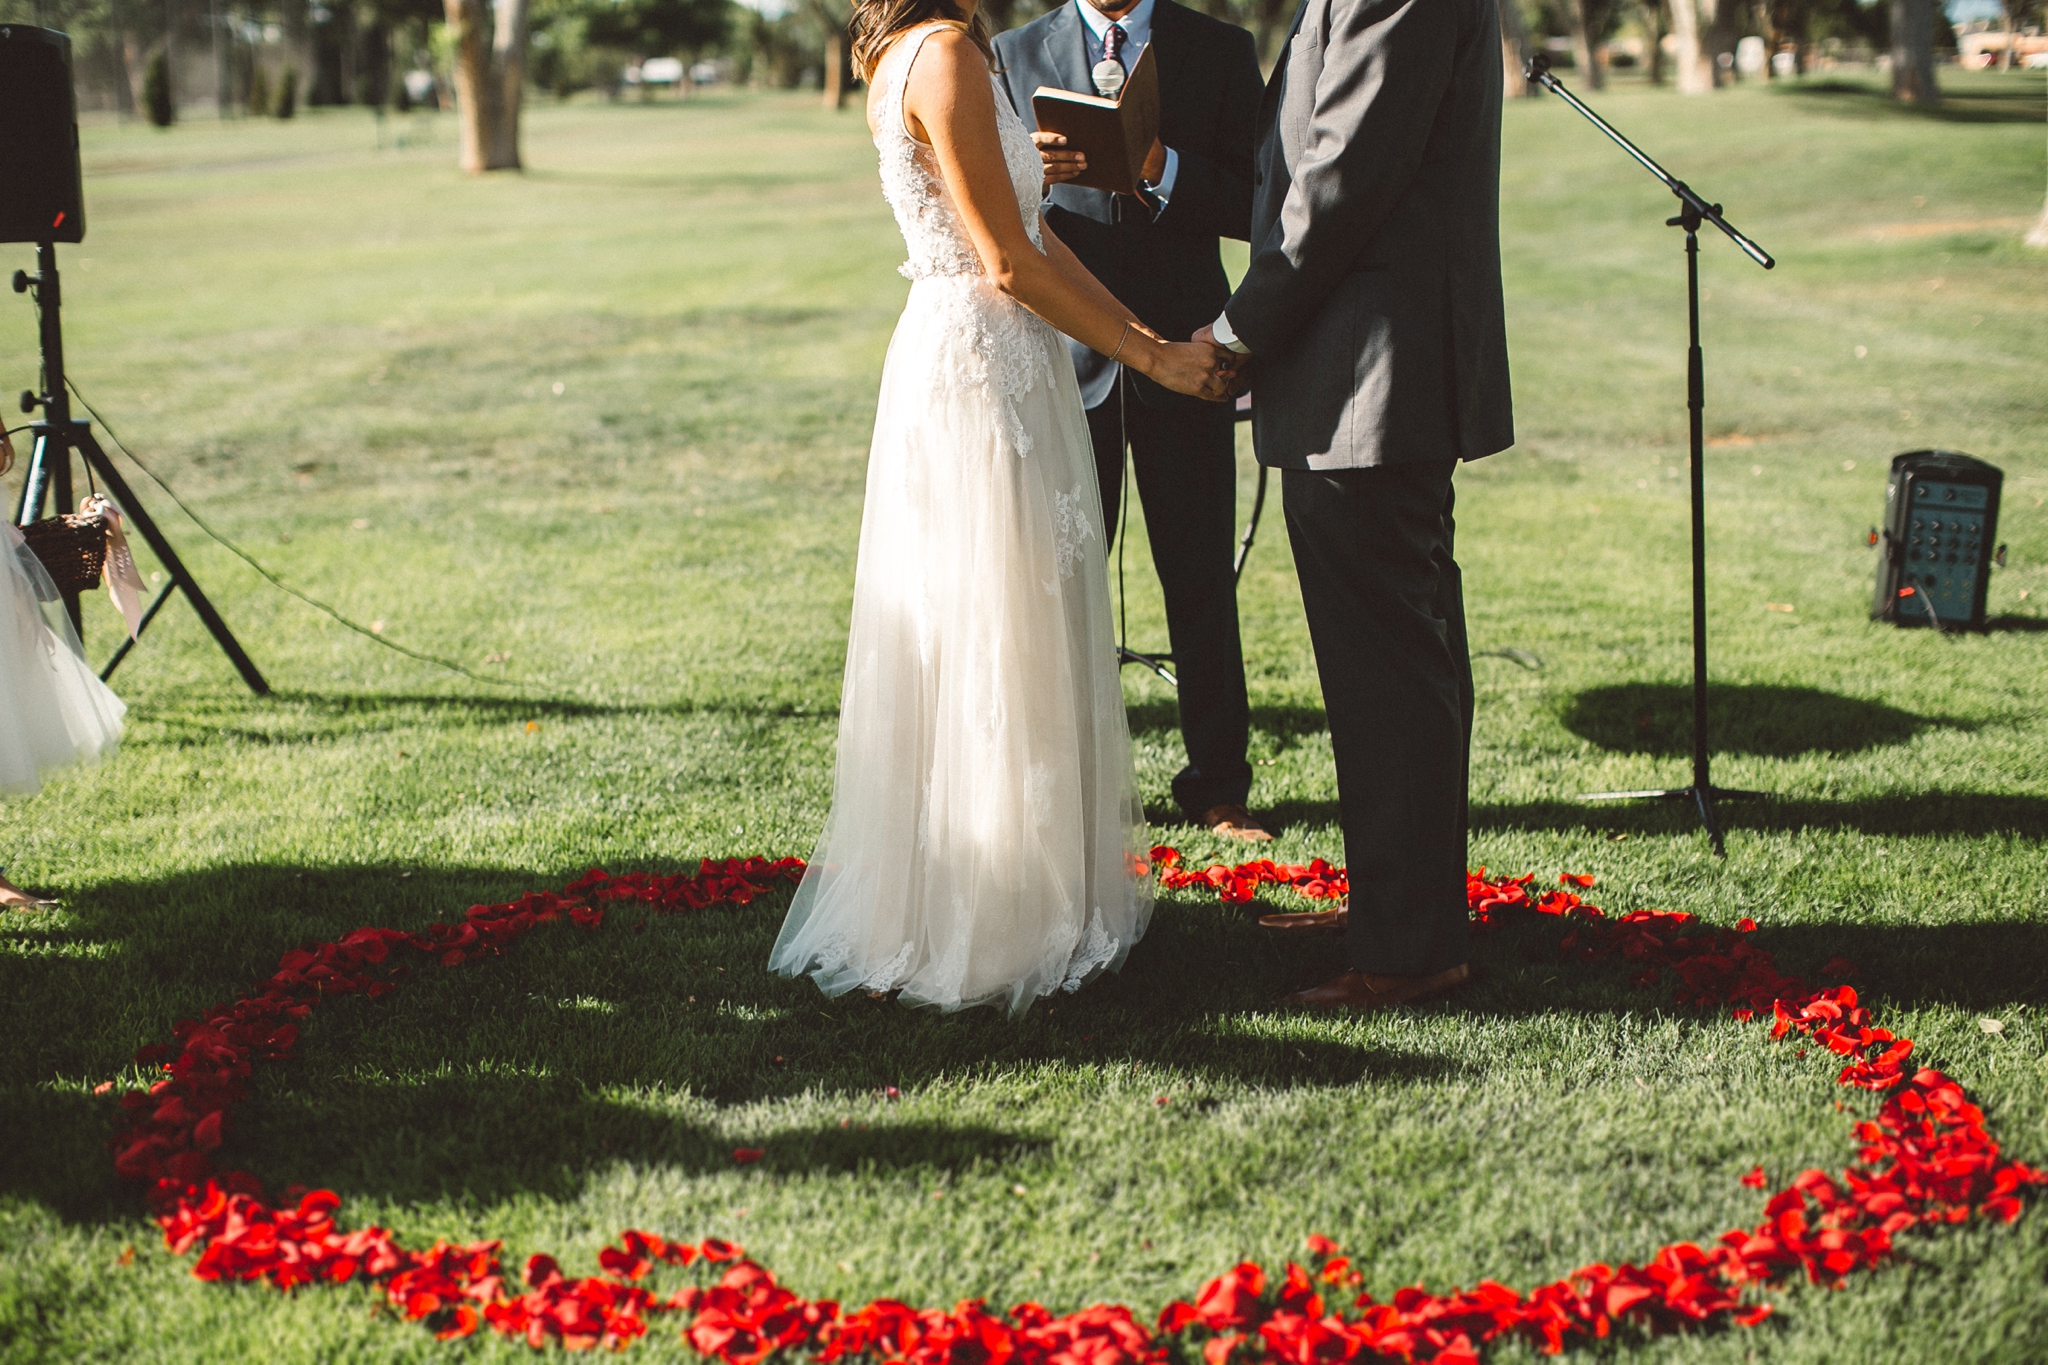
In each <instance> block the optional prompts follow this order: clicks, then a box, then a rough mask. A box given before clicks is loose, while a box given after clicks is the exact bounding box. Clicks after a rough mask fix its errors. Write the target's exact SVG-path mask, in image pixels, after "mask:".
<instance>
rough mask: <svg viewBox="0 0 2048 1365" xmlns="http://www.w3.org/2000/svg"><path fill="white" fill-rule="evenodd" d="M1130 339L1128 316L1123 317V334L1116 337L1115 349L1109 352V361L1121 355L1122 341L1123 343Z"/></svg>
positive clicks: (1122, 349)
mask: <svg viewBox="0 0 2048 1365" xmlns="http://www.w3.org/2000/svg"><path fill="white" fill-rule="evenodd" d="M1130 339H1131V320H1130V319H1129V318H1125V319H1124V334H1123V335H1122V336H1120V337H1118V338H1117V339H1116V349H1115V350H1114V351H1111V352H1110V353H1109V358H1110V360H1111V361H1114V360H1115V359H1116V358H1117V357H1118V356H1120V355H1122V354H1123V353H1124V343H1125V342H1126V341H1129V340H1130Z"/></svg>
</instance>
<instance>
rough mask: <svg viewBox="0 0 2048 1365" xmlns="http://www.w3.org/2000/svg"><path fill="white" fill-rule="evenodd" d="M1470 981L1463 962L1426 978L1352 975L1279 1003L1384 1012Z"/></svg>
mask: <svg viewBox="0 0 2048 1365" xmlns="http://www.w3.org/2000/svg"><path fill="white" fill-rule="evenodd" d="M1471 979H1472V968H1471V967H1470V965H1468V964H1466V963H1463V962H1460V963H1459V964H1458V965H1457V966H1455V967H1450V968H1447V969H1445V970H1444V971H1441V972H1432V973H1430V974H1429V975H1427V976H1380V975H1378V974H1376V973H1372V972H1357V971H1352V972H1346V973H1344V975H1342V976H1340V977H1338V978H1337V979H1336V980H1334V981H1325V982H1324V983H1323V984H1322V985H1320V986H1316V987H1313V988H1312V989H1310V990H1305V991H1296V992H1295V993H1294V994H1293V995H1288V996H1282V997H1281V1000H1280V1003H1281V1004H1283V1005H1294V1006H1297V1007H1299V1008H1301V1009H1314V1010H1383V1009H1387V1008H1389V1007H1391V1006H1394V1005H1405V1004H1408V1003H1409V1002H1410V1001H1414V1000H1420V999H1423V998H1424V997H1425V996H1431V995H1436V994H1437V993H1439V992H1441V991H1448V990H1451V989H1453V988H1455V987H1458V986H1462V985H1464V984H1465V983H1466V982H1467V981H1469V980H1471Z"/></svg>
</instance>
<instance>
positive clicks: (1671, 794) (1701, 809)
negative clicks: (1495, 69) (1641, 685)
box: [1523, 52, 1777, 858]
mask: <svg viewBox="0 0 2048 1365" xmlns="http://www.w3.org/2000/svg"><path fill="white" fill-rule="evenodd" d="M1523 74H1524V75H1525V76H1527V77H1528V79H1529V80H1531V81H1533V82H1535V83H1536V84H1537V85H1540V86H1542V87H1543V88H1544V89H1545V90H1548V91H1550V93H1552V94H1553V95H1556V96H1557V97H1558V98H1559V99H1561V100H1563V101H1564V102H1565V103H1566V104H1569V105H1570V106H1571V107H1572V108H1573V109H1576V110H1577V111H1578V112H1579V113H1581V114H1583V115H1585V117H1586V120H1587V121H1588V122H1589V123H1591V124H1592V125H1593V126H1594V127H1595V128H1598V129H1599V130H1600V131H1601V132H1603V133H1605V134H1606V135H1607V136H1608V138H1609V139H1610V140H1612V141H1613V143H1614V145H1615V146H1617V147H1619V148H1621V150H1622V151H1624V152H1626V153H1627V154H1628V155H1629V156H1630V157H1631V158H1632V159H1633V160H1634V161H1635V162H1636V163H1637V164H1638V165H1640V166H1641V167H1642V168H1643V169H1644V170H1646V171H1648V172H1649V173H1650V174H1651V175H1654V176H1656V177H1657V179H1658V180H1660V181H1661V182H1663V185H1664V188H1665V189H1668V190H1670V191H1671V192H1672V193H1673V194H1674V195H1676V196H1678V203H1679V210H1678V216H1677V217H1676V218H1668V219H1666V220H1665V222H1664V226H1666V227H1675V228H1683V229H1685V302H1686V317H1687V322H1688V325H1689V327H1690V344H1689V345H1688V346H1687V348H1686V352H1685V406H1686V414H1687V420H1688V426H1689V429H1690V433H1691V442H1690V458H1689V461H1688V463H1689V465H1690V468H1691V474H1692V785H1691V786H1688V787H1669V788H1664V789H1661V790H1652V791H1633V792H1590V793H1588V794H1587V795H1585V796H1584V797H1581V798H1580V799H1581V800H1585V801H1683V802H1685V803H1686V804H1687V805H1689V806H1691V807H1692V808H1693V811H1694V812H1695V813H1696V814H1697V815H1698V816H1699V818H1700V824H1701V826H1702V827H1704V828H1705V830H1706V832H1707V840H1708V842H1709V843H1711V844H1712V845H1713V849H1714V856H1715V857H1717V858H1725V857H1727V856H1728V844H1727V840H1726V838H1725V836H1724V835H1723V834H1722V831H1721V821H1720V817H1719V813H1718V812H1717V811H1716V810H1715V803H1717V802H1721V801H1736V800H1743V799H1754V798H1762V797H1763V796H1764V795H1765V793H1763V792H1751V791H1737V790H1734V789H1733V788H1729V787H1717V786H1715V785H1714V780H1713V775H1712V771H1711V766H1712V765H1711V755H1710V753H1709V751H1708V748H1707V508H1706V501H1707V491H1706V429H1705V417H1704V414H1705V411H1706V405H1707V378H1706V358H1705V354H1704V353H1703V352H1702V351H1701V350H1700V237H1699V233H1700V228H1701V226H1702V225H1704V224H1707V223H1712V224H1713V225H1714V226H1715V227H1717V228H1719V229H1720V230H1721V231H1722V232H1724V233H1726V234H1727V236H1728V239H1729V240H1730V241H1732V242H1734V243H1735V245H1736V246H1737V247H1739V248H1741V250H1742V254H1743V255H1745V256H1747V257H1749V258H1750V259H1751V260H1752V261H1755V262H1756V263H1757V264H1758V265H1760V266H1762V267H1763V268H1764V269H1766V270H1769V269H1771V268H1772V267H1773V266H1775V265H1776V264H1777V262H1776V261H1774V260H1772V259H1771V257H1770V254H1769V253H1768V252H1766V251H1765V250H1764V249H1763V248H1762V247H1760V246H1758V245H1757V244H1756V243H1755V242H1752V241H1751V240H1749V238H1747V237H1745V236H1743V235H1742V234H1741V233H1740V232H1737V231H1736V230H1735V228H1734V227H1733V226H1732V225H1731V224H1730V223H1729V222H1728V220H1727V219H1726V218H1724V217H1722V216H1721V206H1720V205H1719V204H1710V203H1708V202H1707V201H1706V200H1705V199H1703V198H1701V197H1700V195H1699V194H1698V193H1697V192H1696V191H1694V189H1693V188H1692V186H1690V185H1688V184H1686V183H1685V182H1684V181H1683V180H1680V179H1678V178H1677V177H1676V176H1674V175H1672V174H1671V172H1669V171H1667V170H1665V169H1664V168H1663V167H1662V166H1659V165H1658V164H1657V163H1656V162H1655V161H1652V160H1651V159H1650V157H1649V155H1648V153H1646V152H1644V151H1643V150H1642V148H1640V147H1638V146H1636V145H1635V143H1633V142H1630V141H1629V140H1628V139H1627V138H1625V137H1623V136H1622V135H1621V133H1620V132H1619V131H1617V130H1616V129H1615V128H1614V126H1613V125H1612V124H1610V123H1608V122H1607V120H1606V119H1603V118H1601V117H1600V116H1599V115H1598V114H1596V113H1594V112H1593V111H1592V110H1591V109H1589V108H1587V107H1586V105H1585V104H1584V103H1582V102H1581V101H1580V100H1579V98H1578V96H1576V95H1574V94H1572V92H1571V91H1569V90H1567V89H1565V88H1564V84H1563V82H1561V81H1559V80H1558V79H1557V77H1555V76H1553V75H1551V74H1550V59H1549V58H1548V57H1546V56H1544V55H1543V54H1542V53H1540V52H1539V53H1537V54H1536V55H1535V56H1534V57H1531V58H1530V59H1529V62H1528V65H1527V66H1526V67H1525V68H1524V70H1523Z"/></svg>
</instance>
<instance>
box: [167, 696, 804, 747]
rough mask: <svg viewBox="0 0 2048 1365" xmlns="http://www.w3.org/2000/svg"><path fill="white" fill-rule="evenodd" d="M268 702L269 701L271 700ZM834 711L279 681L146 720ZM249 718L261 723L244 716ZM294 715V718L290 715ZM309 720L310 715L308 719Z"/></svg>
mask: <svg viewBox="0 0 2048 1365" xmlns="http://www.w3.org/2000/svg"><path fill="white" fill-rule="evenodd" d="M272 703H275V704H274V705H273V704H272ZM838 714H839V707H838V703H837V701H836V700H834V701H829V702H825V703H811V702H806V701H766V700H734V701H725V702H703V701H673V702H645V703H622V702H593V701H581V700H577V699H574V698H569V697H548V696H536V695H533V694H530V693H521V692H519V691H518V690H517V688H516V686H515V685H514V684H512V683H509V682H508V683H507V684H506V691H505V693H504V694H502V695H488V696H474V695H467V694H462V693H432V692H417V693H405V692H395V693H385V692H298V691H292V690H290V689H280V690H278V691H276V692H273V693H271V695H270V697H269V698H268V699H267V700H266V701H263V702H252V701H251V700H249V699H248V698H247V697H245V696H242V695H241V694H227V695H224V696H223V697H221V698H217V699H216V698H208V699H204V700H199V701H193V702H189V703H187V704H186V706H185V707H184V708H183V709H182V710H181V709H176V708H171V707H166V708H163V709H161V710H159V711H157V712H156V713H155V714H154V715H152V716H151V720H152V721H153V722H154V723H156V724H159V725H162V726H164V727H165V728H166V729H168V730H170V731H172V732H173V738H172V739H171V740H170V742H171V743H178V742H179V741H178V739H176V738H175V734H176V732H178V731H186V732H189V733H190V735H191V739H190V741H189V742H191V743H200V744H203V743H210V742H212V741H214V740H217V739H223V738H227V739H239V740H244V741H247V742H249V743H253V744H302V743H305V742H306V741H308V740H310V739H318V738H323V737H327V736H331V735H336V734H343V733H346V734H351V735H355V734H362V733H365V732H374V731H383V730H395V729H400V728H403V727H407V726H412V725H418V724H422V723H440V722H450V721H452V722H456V723H468V724H474V725H484V724H504V723H510V722H515V721H526V720H581V719H591V718H601V717H606V716H671V717H684V716H696V715H725V716H735V717H745V718H748V719H753V720H764V721H766V720H791V719H799V718H801V719H812V718H818V717H822V718H824V719H827V720H830V719H834V718H836V717H837V716H838ZM256 721H262V722H267V724H259V723H252V722H256ZM295 721H296V722H298V723H296V724H295V723H294V722H295ZM308 722H310V723H308Z"/></svg>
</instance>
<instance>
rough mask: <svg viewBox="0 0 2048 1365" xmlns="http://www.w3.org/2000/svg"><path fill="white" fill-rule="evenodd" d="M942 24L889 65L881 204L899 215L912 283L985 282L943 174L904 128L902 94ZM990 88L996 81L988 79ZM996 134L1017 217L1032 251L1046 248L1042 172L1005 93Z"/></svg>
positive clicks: (880, 137) (881, 111)
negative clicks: (944, 279) (941, 279)
mask: <svg viewBox="0 0 2048 1365" xmlns="http://www.w3.org/2000/svg"><path fill="white" fill-rule="evenodd" d="M941 27H944V25H933V26H930V27H927V28H925V29H922V30H920V31H918V32H916V33H912V34H910V35H909V36H907V37H906V38H904V39H902V40H901V41H902V42H903V43H905V44H907V45H908V46H907V48H906V50H905V52H904V53H903V55H902V56H900V57H898V58H897V59H896V60H895V62H894V63H893V64H892V65H893V67H894V69H893V70H892V71H891V73H890V75H889V77H888V82H889V83H888V86H887V88H886V89H884V91H883V93H882V102H881V105H880V107H879V108H878V109H876V111H875V124H876V130H875V147H876V149H877V150H878V151H879V152H880V153H881V155H882V197H883V198H885V199H887V200H888V201H889V207H890V208H892V209H894V210H895V211H896V225H897V227H899V228H901V229H902V230H903V244H904V245H905V246H906V247H908V248H909V250H910V259H909V260H907V261H905V262H904V263H903V265H902V267H901V269H902V273H903V274H904V275H905V276H907V277H909V278H910V279H913V280H922V279H929V278H932V277H934V276H941V275H976V276H978V275H980V274H981V273H982V268H981V257H980V255H979V254H978V253H977V252H976V251H975V249H974V243H973V241H972V240H970V239H969V238H968V236H967V231H966V229H965V228H963V227H962V226H961V224H960V215H959V213H958V211H957V210H956V209H955V208H954V207H953V197H952V195H950V194H949V193H947V190H946V182H945V179H944V178H943V177H942V176H941V175H940V173H939V165H938V159H937V157H936V156H935V155H934V154H933V152H932V149H931V148H930V147H928V146H926V145H925V144H924V143H922V142H919V141H918V140H917V139H916V138H914V137H912V136H911V135H910V130H909V129H908V128H906V127H905V126H904V122H903V87H904V86H905V85H906V84H907V83H908V78H909V75H910V68H911V64H912V63H914V62H915V61H916V60H917V50H918V48H920V47H921V46H923V44H924V40H925V39H926V38H929V37H930V36H931V35H932V34H933V33H936V32H937V31H938V30H939V28H941ZM989 83H990V85H991V87H993V86H994V84H995V77H994V76H993V75H991V76H990V77H989ZM994 94H995V101H996V132H997V134H998V136H1000V137H1001V139H1002V144H1003V162H1004V164H1005V165H1006V166H1008V167H1009V171H1010V181H1011V183H1012V184H1013V185H1015V187H1016V190H1017V212H1018V214H1019V216H1021V217H1022V218H1023V220H1024V230H1025V232H1026V233H1028V234H1029V235H1030V237H1031V244H1032V245H1033V246H1037V247H1041V248H1042V247H1043V246H1044V245H1045V243H1044V240H1043V239H1042V238H1041V237H1040V235H1039V231H1038V212H1039V201H1040V199H1041V197H1042V189H1043V186H1044V184H1045V172H1044V170H1043V165H1042V162H1041V161H1040V159H1039V155H1038V148H1037V147H1035V146H1033V145H1032V142H1031V134H1030V133H1029V132H1028V131H1026V129H1025V127H1024V123H1023V121H1022V120H1021V119H1019V118H1018V117H1017V113H1016V111H1015V110H1013V109H1012V108H1010V102H1009V100H1008V99H1007V98H1005V97H1004V95H1003V92H1002V91H1001V90H995V91H994Z"/></svg>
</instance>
